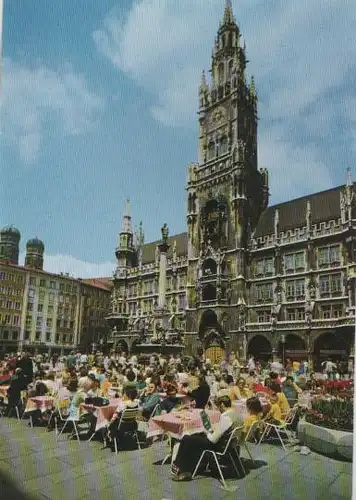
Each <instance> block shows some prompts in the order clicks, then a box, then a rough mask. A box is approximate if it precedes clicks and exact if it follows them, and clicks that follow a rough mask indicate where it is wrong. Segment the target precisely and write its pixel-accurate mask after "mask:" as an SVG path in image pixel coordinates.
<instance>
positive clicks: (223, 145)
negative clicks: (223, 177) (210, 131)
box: [219, 136, 228, 156]
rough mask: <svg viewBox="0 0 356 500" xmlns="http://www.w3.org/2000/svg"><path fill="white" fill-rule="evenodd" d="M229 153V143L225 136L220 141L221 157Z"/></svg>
mask: <svg viewBox="0 0 356 500" xmlns="http://www.w3.org/2000/svg"><path fill="white" fill-rule="evenodd" d="M227 152H228V142H227V137H226V136H224V137H222V138H221V139H220V144H219V156H220V155H224V154H226V153H227Z"/></svg>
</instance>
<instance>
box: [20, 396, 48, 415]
mask: <svg viewBox="0 0 356 500" xmlns="http://www.w3.org/2000/svg"><path fill="white" fill-rule="evenodd" d="M53 407H54V398H52V397H51V396H35V397H33V398H29V399H28V401H27V404H26V409H25V413H26V412H28V411H33V410H41V411H42V412H44V411H46V410H51V409H52V408H53Z"/></svg>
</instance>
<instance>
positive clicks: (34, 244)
mask: <svg viewBox="0 0 356 500" xmlns="http://www.w3.org/2000/svg"><path fill="white" fill-rule="evenodd" d="M26 248H36V249H38V250H41V251H42V252H43V251H44V243H43V241H41V240H39V239H38V238H32V239H31V240H28V242H27V243H26Z"/></svg>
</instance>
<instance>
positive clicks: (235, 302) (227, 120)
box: [186, 0, 268, 356]
mask: <svg viewBox="0 0 356 500" xmlns="http://www.w3.org/2000/svg"><path fill="white" fill-rule="evenodd" d="M247 62H248V61H247V59H246V47H245V44H244V42H243V41H242V37H241V34H240V30H239V27H238V26H237V24H236V21H235V18H234V15H233V12H232V8H231V3H230V0H227V1H226V6H225V11H224V15H223V19H222V21H221V22H220V26H219V29H218V32H217V36H216V38H215V42H214V46H213V51H212V57H211V69H210V71H209V73H210V75H209V78H208V77H207V75H206V73H205V72H204V71H203V73H202V77H201V83H200V87H199V112H198V115H199V162H198V163H194V164H191V165H189V167H188V182H187V193H188V207H187V208H188V214H187V222H188V283H187V286H188V297H187V299H188V301H187V305H188V309H187V336H186V341H187V342H188V344H190V345H191V346H193V345H196V343H197V338H196V337H197V336H198V340H199V343H200V345H201V347H202V348H203V349H204V350H207V349H213V348H214V349H221V351H223V350H231V349H232V350H235V349H238V348H239V346H240V343H241V335H242V333H243V331H244V321H245V320H244V318H245V316H246V310H245V304H246V285H247V280H248V277H249V276H248V244H249V240H250V238H251V234H252V232H253V231H254V229H255V227H256V225H257V222H258V219H259V217H260V214H261V213H262V211H263V210H265V208H266V207H267V205H268V172H267V170H265V169H261V170H259V169H258V163H257V120H258V118H257V93H256V88H255V82H254V79H253V77H251V79H250V80H249V82H247V79H246V65H247ZM210 354H211V353H210ZM210 354H209V352H208V353H207V356H209V355H210Z"/></svg>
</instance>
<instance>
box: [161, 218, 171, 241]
mask: <svg viewBox="0 0 356 500" xmlns="http://www.w3.org/2000/svg"><path fill="white" fill-rule="evenodd" d="M161 233H162V243H167V241H168V234H169V229H168V226H167V224H166V223H164V224H163V226H162V227H161Z"/></svg>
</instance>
